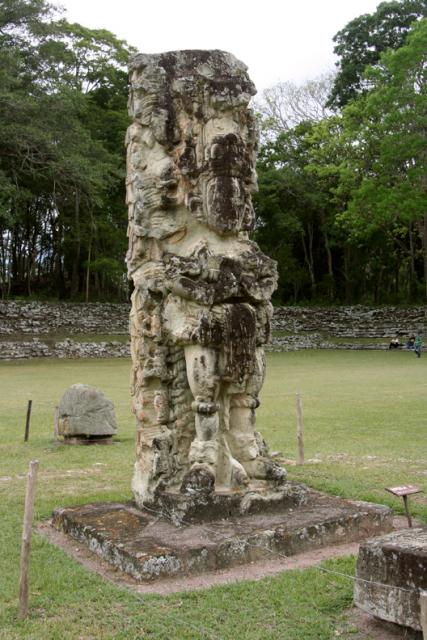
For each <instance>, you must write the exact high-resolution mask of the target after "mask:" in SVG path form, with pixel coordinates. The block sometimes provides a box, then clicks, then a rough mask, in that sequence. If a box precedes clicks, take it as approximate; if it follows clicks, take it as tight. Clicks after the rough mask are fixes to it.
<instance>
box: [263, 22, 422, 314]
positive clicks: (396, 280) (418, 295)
mask: <svg viewBox="0 0 427 640" xmlns="http://www.w3.org/2000/svg"><path fill="white" fill-rule="evenodd" d="M426 52H427V20H426V19H423V20H420V21H419V22H418V23H416V24H415V26H414V27H413V29H412V31H411V32H410V34H409V35H408V36H407V39H406V40H405V44H404V45H403V46H402V47H400V48H399V49H397V50H396V51H393V50H390V51H387V52H386V53H384V54H383V55H382V56H381V57H380V59H379V60H378V61H377V63H376V65H375V66H373V67H372V66H371V67H368V69H367V70H366V71H365V75H364V78H365V82H366V85H367V86H369V91H367V92H366V93H364V94H363V95H360V96H359V97H358V98H357V99H354V100H353V101H351V102H350V103H349V104H348V105H347V106H346V107H345V108H344V109H343V110H342V112H341V113H337V114H336V115H334V116H330V117H327V118H324V119H322V120H320V121H318V122H311V123H305V124H301V125H299V126H298V127H295V128H294V129H292V130H290V131H286V132H284V133H282V134H280V135H279V136H277V137H276V138H275V140H274V141H273V142H271V141H270V142H267V143H266V145H265V146H264V148H263V153H262V154H261V160H260V164H259V176H260V192H259V195H258V199H257V201H256V205H257V212H258V215H259V217H260V222H259V225H258V226H259V228H258V231H257V234H258V238H259V240H260V243H261V244H262V246H263V248H264V249H265V250H266V251H267V252H268V253H272V255H273V256H274V257H276V259H278V260H279V262H280V265H279V270H280V275H281V280H280V284H281V287H280V289H279V299H280V300H282V301H283V302H289V301H290V300H293V301H294V302H300V301H303V300H309V301H327V300H329V301H331V300H335V301H338V302H341V301H346V302H359V301H360V302H373V303H375V304H378V303H381V302H393V303H396V302H406V301H412V300H416V299H425V298H426V297H427V292H426V284H427V190H426V182H425V176H426V175H427V166H426V165H427V163H426V143H425V136H426V130H427V96H426V80H427V78H426V64H427V57H426V56H427V54H426ZM301 249H303V250H302V251H301ZM290 284H292V286H293V292H291V291H290V288H289V285H290ZM423 289H424V293H423Z"/></svg>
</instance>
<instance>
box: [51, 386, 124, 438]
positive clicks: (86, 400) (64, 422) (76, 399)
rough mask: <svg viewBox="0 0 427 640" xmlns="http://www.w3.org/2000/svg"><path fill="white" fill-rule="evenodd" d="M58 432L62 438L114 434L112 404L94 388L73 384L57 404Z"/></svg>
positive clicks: (114, 421) (115, 426)
mask: <svg viewBox="0 0 427 640" xmlns="http://www.w3.org/2000/svg"><path fill="white" fill-rule="evenodd" d="M58 431H59V435H62V436H65V437H73V436H86V437H94V436H97V437H100V436H112V435H114V434H115V433H117V424H116V417H115V413H114V406H113V403H112V402H111V401H110V400H107V398H106V397H105V396H104V394H103V393H102V391H100V390H99V389H96V388H95V387H90V386H89V385H86V384H73V385H72V386H71V387H69V388H68V389H67V390H66V391H65V393H64V395H63V396H62V398H61V401H60V403H59V429H58Z"/></svg>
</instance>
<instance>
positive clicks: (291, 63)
mask: <svg viewBox="0 0 427 640" xmlns="http://www.w3.org/2000/svg"><path fill="white" fill-rule="evenodd" d="M51 1H52V4H60V5H62V6H63V7H65V9H66V16H67V19H68V20H69V21H70V22H80V23H81V24H82V25H84V26H86V27H90V28H104V29H108V30H109V31H112V32H113V33H114V34H116V35H117V36H118V37H119V38H123V39H125V40H127V41H128V42H129V44H131V45H133V46H135V47H136V48H137V49H138V50H139V51H141V52H143V53H159V52H162V51H171V50H174V49H223V50H225V51H230V52H231V53H233V54H234V55H235V56H236V57H237V58H240V60H243V62H245V64H247V65H248V67H249V73H250V76H251V78H252V79H253V81H254V82H255V84H256V86H257V89H258V90H259V91H260V90H262V89H264V88H266V87H268V86H271V85H272V84H275V83H276V82H279V81H286V80H292V81H294V82H297V83H300V82H304V81H305V80H308V79H311V78H314V77H316V76H318V75H320V74H321V73H324V72H326V71H328V70H330V69H333V68H334V62H335V58H334V55H333V42H332V37H333V36H334V35H335V33H336V32H337V31H339V30H340V29H342V28H343V27H344V26H345V25H346V24H347V22H349V21H350V20H352V19H353V18H356V17H357V16H359V15H361V14H363V13H372V12H373V11H374V10H375V8H376V7H377V5H378V4H379V0H258V1H257V2H250V0H211V1H210V2H207V1H206V0H205V1H203V0H148V1H147V0H138V1H135V0H51Z"/></svg>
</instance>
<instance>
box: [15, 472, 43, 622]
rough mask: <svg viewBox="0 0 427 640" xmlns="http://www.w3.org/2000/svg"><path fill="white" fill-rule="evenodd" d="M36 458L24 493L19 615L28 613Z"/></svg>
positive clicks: (24, 615) (24, 616) (23, 616)
mask: <svg viewBox="0 0 427 640" xmlns="http://www.w3.org/2000/svg"><path fill="white" fill-rule="evenodd" d="M38 466H39V461H38V460H31V462H30V467H29V471H28V481H27V491H26V494H25V508H24V525H23V529H22V542H21V570H20V575H19V617H20V618H26V617H27V615H28V563H29V559H30V542H31V525H32V522H33V509H34V496H35V492H36V480H37V469H38Z"/></svg>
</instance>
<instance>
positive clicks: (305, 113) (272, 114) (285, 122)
mask: <svg viewBox="0 0 427 640" xmlns="http://www.w3.org/2000/svg"><path fill="white" fill-rule="evenodd" d="M333 79H334V74H333V73H326V74H324V75H322V76H319V77H318V78H315V79H314V80H309V81H307V82H305V83H303V84H300V85H297V84H295V83H293V82H279V83H278V84H276V85H274V86H272V87H270V88H269V89H265V90H264V91H263V93H262V95H261V97H260V98H258V99H257V100H256V101H255V102H254V108H255V110H256V112H257V113H258V115H259V118H260V120H261V128H262V134H263V138H265V139H266V140H272V139H274V138H275V137H276V136H278V135H279V134H280V133H283V132H284V131H289V130H290V129H292V128H294V127H296V126H297V125H298V124H300V123H301V122H318V121H320V120H322V119H323V118H326V117H328V115H331V113H332V112H331V111H330V110H329V109H328V108H327V107H326V106H325V103H326V101H327V99H328V96H329V94H330V92H331V89H332V84H333Z"/></svg>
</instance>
